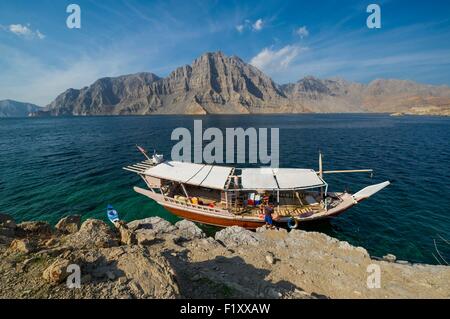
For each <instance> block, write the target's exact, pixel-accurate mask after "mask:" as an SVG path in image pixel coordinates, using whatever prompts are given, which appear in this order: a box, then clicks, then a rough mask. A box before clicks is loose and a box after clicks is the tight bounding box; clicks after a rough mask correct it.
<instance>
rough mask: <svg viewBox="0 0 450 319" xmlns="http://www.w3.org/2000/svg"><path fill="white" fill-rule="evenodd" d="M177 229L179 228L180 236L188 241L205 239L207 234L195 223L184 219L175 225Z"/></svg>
mask: <svg viewBox="0 0 450 319" xmlns="http://www.w3.org/2000/svg"><path fill="white" fill-rule="evenodd" d="M175 227H177V228H178V230H179V233H180V235H181V236H182V237H183V238H185V239H188V240H192V239H194V238H205V237H206V236H205V233H204V232H203V230H201V229H200V227H198V226H197V225H196V224H195V223H193V222H191V221H189V220H186V219H183V220H182V221H179V222H177V223H176V224H175Z"/></svg>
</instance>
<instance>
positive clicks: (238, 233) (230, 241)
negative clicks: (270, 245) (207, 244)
mask: <svg viewBox="0 0 450 319" xmlns="http://www.w3.org/2000/svg"><path fill="white" fill-rule="evenodd" d="M215 239H216V240H218V241H220V242H222V243H223V244H224V245H225V246H227V247H235V246H241V245H257V244H258V243H259V242H260V241H261V238H260V237H259V236H258V234H256V233H254V232H252V231H250V230H247V229H245V228H242V227H239V226H232V227H227V228H224V229H222V230H221V231H219V232H217V233H216V236H215Z"/></svg>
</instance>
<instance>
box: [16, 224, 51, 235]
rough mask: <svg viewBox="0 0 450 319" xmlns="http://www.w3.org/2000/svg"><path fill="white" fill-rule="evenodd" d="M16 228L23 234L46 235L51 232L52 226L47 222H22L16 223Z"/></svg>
mask: <svg viewBox="0 0 450 319" xmlns="http://www.w3.org/2000/svg"><path fill="white" fill-rule="evenodd" d="M17 230H18V231H19V232H21V233H23V234H24V235H28V236H39V237H47V236H50V235H51V234H52V227H51V226H50V224H49V223H47V222H39V221H37V222H23V223H20V224H19V225H17Z"/></svg>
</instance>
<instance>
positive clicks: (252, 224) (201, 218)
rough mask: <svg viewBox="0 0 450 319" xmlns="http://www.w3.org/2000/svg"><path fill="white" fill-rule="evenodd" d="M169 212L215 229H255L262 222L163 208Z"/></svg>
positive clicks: (262, 222) (262, 223) (262, 221)
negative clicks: (234, 227) (233, 227)
mask: <svg viewBox="0 0 450 319" xmlns="http://www.w3.org/2000/svg"><path fill="white" fill-rule="evenodd" d="M163 207H164V208H165V209H167V210H168V211H169V212H171V213H172V214H174V215H175V216H178V217H181V218H184V219H187V220H190V221H193V222H196V223H201V224H206V225H211V226H216V227H231V226H240V227H243V228H247V229H256V228H258V227H261V226H263V225H264V224H265V223H264V220H261V221H256V220H245V219H239V220H238V219H231V218H223V217H220V216H206V215H203V214H197V213H192V212H190V211H187V210H183V209H178V208H173V207H168V206H163Z"/></svg>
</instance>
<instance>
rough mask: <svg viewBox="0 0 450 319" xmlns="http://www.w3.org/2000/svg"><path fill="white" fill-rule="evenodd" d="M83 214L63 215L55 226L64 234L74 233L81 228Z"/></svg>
mask: <svg viewBox="0 0 450 319" xmlns="http://www.w3.org/2000/svg"><path fill="white" fill-rule="evenodd" d="M80 224H81V216H80V215H70V216H66V217H63V218H61V219H60V220H59V222H58V223H57V224H56V226H55V228H56V229H57V230H59V231H60V232H61V233H63V234H73V233H76V232H77V231H78V230H79V229H80Z"/></svg>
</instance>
